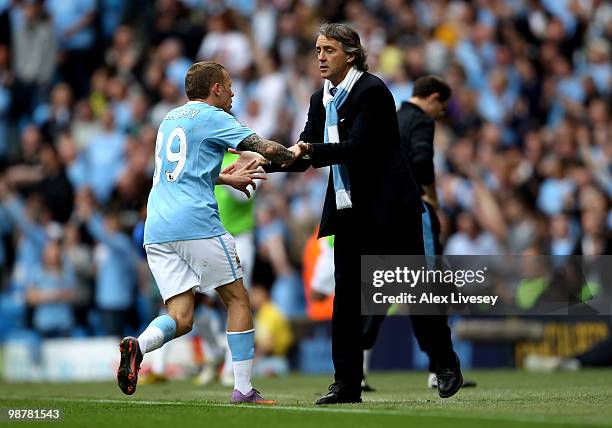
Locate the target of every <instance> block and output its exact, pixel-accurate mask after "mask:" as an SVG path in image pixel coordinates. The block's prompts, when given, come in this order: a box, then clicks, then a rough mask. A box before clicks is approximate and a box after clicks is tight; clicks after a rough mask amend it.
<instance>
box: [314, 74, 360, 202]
mask: <svg viewBox="0 0 612 428" xmlns="http://www.w3.org/2000/svg"><path fill="white" fill-rule="evenodd" d="M362 74H363V71H359V70H357V69H356V68H351V69H350V70H349V72H348V74H347V75H346V77H345V78H344V80H343V81H342V82H340V84H338V86H336V87H335V88H332V87H331V82H330V81H329V80H325V83H324V85H323V106H324V107H325V143H326V144H327V143H332V144H338V143H339V142H340V134H339V133H338V110H340V107H341V106H342V104H344V102H345V101H346V99H347V98H348V96H349V93H350V92H351V89H352V88H353V86H354V85H355V82H357V80H359V78H360V77H361V75H362ZM330 89H331V90H332V91H333V92H334V94H333V95H332V93H331V92H330ZM331 168H332V175H333V180H334V190H335V191H336V208H337V209H339V210H343V209H346V208H352V206H353V203H352V202H351V184H350V183H349V175H348V169H347V168H346V166H345V165H342V164H334V165H332V166H331Z"/></svg>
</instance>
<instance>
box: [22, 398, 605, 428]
mask: <svg viewBox="0 0 612 428" xmlns="http://www.w3.org/2000/svg"><path fill="white" fill-rule="evenodd" d="M10 398H11V399H14V400H40V401H50V402H53V401H59V402H76V403H99V404H105V403H106V404H142V405H147V406H192V407H218V408H240V409H249V410H281V411H293V412H316V413H352V414H368V415H378V416H385V415H390V416H413V417H426V418H446V419H458V418H459V419H481V420H489V421H500V422H501V421H504V422H526V423H534V422H537V423H540V424H550V425H566V426H578V427H584V426H592V427H598V426H608V425H603V424H601V423H597V422H565V421H563V422H551V421H549V420H548V419H547V418H546V417H545V416H541V415H533V416H532V417H525V416H513V417H496V416H489V415H478V416H469V415H467V416H464V415H453V416H451V415H437V414H431V413H420V412H416V413H415V412H410V410H409V409H407V410H408V411H402V410H395V409H389V410H383V409H364V408H360V407H355V408H346V407H332V406H330V407H314V406H313V407H301V406H287V405H261V404H260V405H257V404H231V403H210V402H197V401H196V402H193V401H191V402H184V401H158V400H129V399H126V400H118V399H112V398H71V397H10ZM356 406H357V405H356Z"/></svg>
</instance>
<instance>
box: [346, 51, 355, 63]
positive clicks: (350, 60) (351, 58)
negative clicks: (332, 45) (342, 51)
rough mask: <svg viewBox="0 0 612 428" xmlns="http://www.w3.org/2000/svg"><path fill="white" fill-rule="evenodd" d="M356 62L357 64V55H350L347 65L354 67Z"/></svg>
mask: <svg viewBox="0 0 612 428" xmlns="http://www.w3.org/2000/svg"><path fill="white" fill-rule="evenodd" d="M354 62H355V55H354V54H349V55H348V57H347V58H346V63H347V64H351V65H353V63H354Z"/></svg>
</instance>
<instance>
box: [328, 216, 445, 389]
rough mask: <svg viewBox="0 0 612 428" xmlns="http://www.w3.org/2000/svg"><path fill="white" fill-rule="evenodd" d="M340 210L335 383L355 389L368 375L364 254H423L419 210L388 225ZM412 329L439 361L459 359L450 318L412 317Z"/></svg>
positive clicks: (334, 319) (336, 243)
mask: <svg viewBox="0 0 612 428" xmlns="http://www.w3.org/2000/svg"><path fill="white" fill-rule="evenodd" d="M347 211H348V212H342V211H341V212H340V213H339V215H338V217H339V218H338V220H339V221H338V222H337V224H338V227H337V231H336V237H335V241H334V265H335V274H334V277H335V281H336V290H335V297H334V312H333V316H332V358H333V362H334V369H335V376H334V377H335V380H336V382H340V383H343V384H344V385H345V386H346V387H347V388H348V389H349V390H353V391H355V393H358V392H360V390H361V386H360V384H361V379H362V376H363V349H364V344H365V336H364V334H363V333H364V322H365V319H366V317H365V316H362V315H361V287H360V284H361V278H360V274H361V269H360V266H361V255H368V254H371V255H376V254H424V246H423V229H422V223H421V215H420V213H418V214H417V213H414V214H407V216H406V219H405V222H404V223H403V224H402V225H400V226H399V227H398V225H395V226H396V227H389V226H388V225H383V224H379V223H377V222H376V220H372V221H370V222H368V223H366V224H364V222H358V221H356V219H355V218H354V216H353V213H351V212H350V210H347ZM412 323H413V329H414V332H415V335H416V336H417V340H418V342H419V345H420V346H421V349H426V350H427V351H426V352H428V354H429V355H432V356H433V358H434V359H435V361H436V364H449V365H450V363H449V361H451V360H454V353H453V348H452V343H451V340H450V329H449V328H448V324H447V319H446V317H438V316H413V317H412Z"/></svg>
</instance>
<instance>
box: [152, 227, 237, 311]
mask: <svg viewBox="0 0 612 428" xmlns="http://www.w3.org/2000/svg"><path fill="white" fill-rule="evenodd" d="M145 251H146V252H147V262H148V263H149V268H150V269H151V272H152V273H153V277H154V278H155V282H157V287H158V288H159V292H160V294H161V296H162V299H164V303H165V302H166V301H167V300H168V299H169V298H171V297H173V296H176V295H178V294H181V293H183V292H185V291H187V290H192V291H193V292H194V293H195V292H198V293H206V292H208V291H212V290H213V289H215V288H217V287H220V286H222V285H226V284H229V283H231V282H234V281H236V280H237V279H238V278H242V266H241V263H240V258H238V253H237V252H236V244H235V242H234V238H233V237H232V235H230V234H229V233H227V232H226V233H224V234H223V235H220V236H215V237H213V238H206V239H193V240H189V241H172V242H164V243H162V244H149V245H146V246H145Z"/></svg>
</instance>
